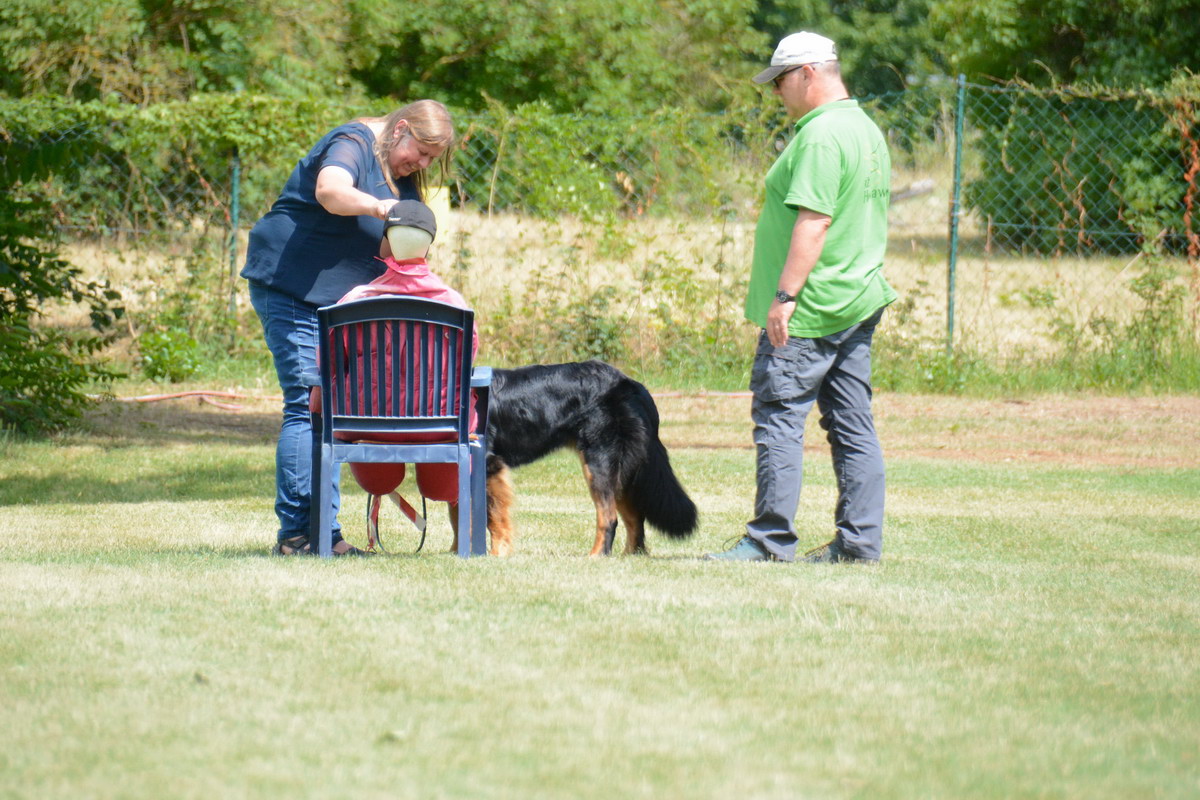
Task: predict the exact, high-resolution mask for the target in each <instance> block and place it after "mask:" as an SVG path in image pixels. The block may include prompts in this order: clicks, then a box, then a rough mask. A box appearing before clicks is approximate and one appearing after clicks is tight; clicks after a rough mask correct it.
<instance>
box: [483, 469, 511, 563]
mask: <svg viewBox="0 0 1200 800" xmlns="http://www.w3.org/2000/svg"><path fill="white" fill-rule="evenodd" d="M513 497H514V495H513V485H512V471H511V470H509V468H508V467H506V466H505V467H501V468H500V470H499V471H498V472H494V473H492V474H491V475H489V476H488V479H487V517H488V519H487V526H488V530H489V531H491V532H492V549H491V553H492V555H494V556H509V555H512V549H513V524H512V507H513Z"/></svg>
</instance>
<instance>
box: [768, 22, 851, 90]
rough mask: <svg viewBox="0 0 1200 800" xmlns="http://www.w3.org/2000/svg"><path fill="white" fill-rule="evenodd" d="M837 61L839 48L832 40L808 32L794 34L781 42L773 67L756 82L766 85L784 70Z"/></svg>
mask: <svg viewBox="0 0 1200 800" xmlns="http://www.w3.org/2000/svg"><path fill="white" fill-rule="evenodd" d="M836 60H837V48H836V47H835V46H834V44H833V40H832V39H827V38H825V37H824V36H822V35H821V34H819V33H809V32H808V31H800V32H799V33H792V34H789V35H787V36H785V37H783V38H782V39H780V40H779V46H778V47H776V48H775V53H774V55H772V56H771V66H769V67H767V68H766V69H764V70H763V71H762V72H760V73H758V74H757V75H755V76H754V82H755V83H766V82H767V81H771V80H774V79H775V78H777V77H778V76H779V73H781V72H783V71H784V70H787V69H789V68H791V67H797V66H799V65H801V64H820V63H823V62H825V61H836Z"/></svg>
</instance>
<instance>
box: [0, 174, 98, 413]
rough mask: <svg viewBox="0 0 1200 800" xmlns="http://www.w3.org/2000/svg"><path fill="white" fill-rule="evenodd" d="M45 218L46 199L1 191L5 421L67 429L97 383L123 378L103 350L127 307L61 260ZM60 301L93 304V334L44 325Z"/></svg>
mask: <svg viewBox="0 0 1200 800" xmlns="http://www.w3.org/2000/svg"><path fill="white" fill-rule="evenodd" d="M46 222H47V220H46V205H45V203H44V202H41V201H39V200H38V199H36V198H33V197H28V196H22V195H21V193H20V192H19V191H18V190H17V187H14V186H9V188H8V191H0V427H2V428H4V429H10V430H16V431H19V432H21V433H25V434H32V433H37V432H41V431H48V430H54V429H56V428H60V427H63V426H64V425H66V424H67V423H68V422H70V421H71V420H72V419H74V418H75V417H77V416H79V414H80V412H81V411H82V409H83V408H84V407H85V406H86V405H87V404H88V402H89V397H88V395H87V393H86V390H87V389H88V388H89V387H90V386H91V385H92V384H93V383H97V382H98V383H100V384H103V383H105V382H108V381H111V380H112V379H113V378H115V377H117V374H116V373H115V372H113V371H111V370H109V369H108V368H106V367H105V366H104V365H103V364H102V362H101V361H100V360H99V359H98V353H99V351H100V350H101V348H102V347H104V346H105V345H106V344H107V343H108V342H109V341H110V337H109V336H108V335H107V333H106V332H107V331H108V330H109V329H110V328H111V327H112V324H113V322H115V321H116V319H117V318H118V317H119V316H120V315H121V313H122V309H121V307H120V306H117V305H115V304H116V303H117V301H119V299H120V295H119V294H118V293H117V292H116V291H115V290H113V289H111V288H109V287H108V286H107V285H106V284H100V283H97V282H93V281H85V280H83V279H82V277H81V275H80V272H79V270H78V268H76V267H74V266H72V265H70V264H68V263H67V262H66V261H64V260H62V259H61V258H59V257H58V256H57V255H56V254H55V252H54V250H53V249H52V248H51V247H50V246H49V245H47V244H45V243H44V241H43V239H42V237H44V236H46V232H47V231H48V230H51V228H50V227H49V226H48V225H47V224H46ZM61 301H66V302H71V303H77V304H82V305H84V306H86V307H87V309H88V312H89V316H90V319H91V324H92V328H91V331H90V332H89V331H72V330H66V329H56V328H51V327H47V326H44V325H39V324H38V317H39V316H41V315H42V314H43V313H44V312H45V310H46V309H47V308H49V307H50V306H51V305H52V304H54V303H56V302H61Z"/></svg>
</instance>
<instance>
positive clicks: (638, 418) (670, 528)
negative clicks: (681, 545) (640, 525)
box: [618, 378, 697, 537]
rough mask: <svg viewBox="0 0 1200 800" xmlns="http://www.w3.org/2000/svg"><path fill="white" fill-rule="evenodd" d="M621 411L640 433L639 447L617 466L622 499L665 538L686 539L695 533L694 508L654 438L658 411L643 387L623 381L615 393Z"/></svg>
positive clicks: (656, 434) (695, 513)
mask: <svg viewBox="0 0 1200 800" xmlns="http://www.w3.org/2000/svg"><path fill="white" fill-rule="evenodd" d="M618 391H619V393H620V395H621V401H622V402H621V406H622V410H623V411H625V413H626V414H627V415H628V416H627V417H626V419H627V422H628V423H632V424H636V425H638V426H639V427H641V428H642V430H643V431H644V433H643V434H642V435H641V436H640V437H636V438H637V439H640V440H641V444H642V446H641V447H638V448H636V452H634V451H626V454H625V459H626V460H627V463H623V464H622V465H621V475H622V477H623V479H624V484H625V485H624V487H623V488H624V492H623V494H624V496H625V498H626V500H627V501H628V502H629V504H630V505H631V506H633V509H634V510H635V511H637V512H638V513H639V514H641V515H642V517H643V518H644V519H645V520H646V522H648V523H650V524H651V525H652V526H653V527H655V528H656V529H658V530H659V531H662V532H663V533H665V534H666V535H667V536H672V537H684V536H690V535H691V534H692V532H693V531H695V530H696V523H697V511H696V504H695V503H693V502H692V499H691V498H690V497H688V494H687V492H686V491H684V489H683V486H682V485H680V483H679V479H678V478H677V477H676V476H675V470H673V469H672V468H671V458H670V456H668V455H667V448H666V447H664V446H663V443H662V442H661V441H660V440H659V438H658V407H657V406H655V405H654V398H652V397H651V396H650V392H648V391H647V390H646V387H645V386H642V384H640V383H638V382H637V381H635V380H633V379H631V378H626V379H625V380H624V381H622V386H621V387H620V388H619V389H618Z"/></svg>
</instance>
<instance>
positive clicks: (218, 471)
mask: <svg viewBox="0 0 1200 800" xmlns="http://www.w3.org/2000/svg"><path fill="white" fill-rule="evenodd" d="M274 482H275V464H274V461H273V460H268V459H265V458H264V459H263V463H262V464H255V465H253V466H245V465H230V464H211V465H204V466H195V465H188V464H181V465H180V468H179V469H178V470H170V469H156V470H152V471H146V472H139V474H137V475H124V476H122V475H112V476H109V477H107V478H99V479H98V478H96V477H95V475H94V474H80V473H79V472H78V471H74V470H72V469H71V468H70V467H69V466H64V468H63V469H62V470H55V471H52V472H45V471H43V472H41V473H39V474H37V475H29V474H26V475H12V476H9V477H8V478H6V479H5V480H4V483H3V485H2V486H0V507H3V506H18V505H19V506H31V505H33V506H37V505H54V504H63V503H70V504H74V505H92V504H98V503H152V502H170V501H188V500H231V501H232V500H242V499H261V498H264V497H267V498H269V497H270V496H271V495H272V494H273V493H274V489H273V486H274Z"/></svg>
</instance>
